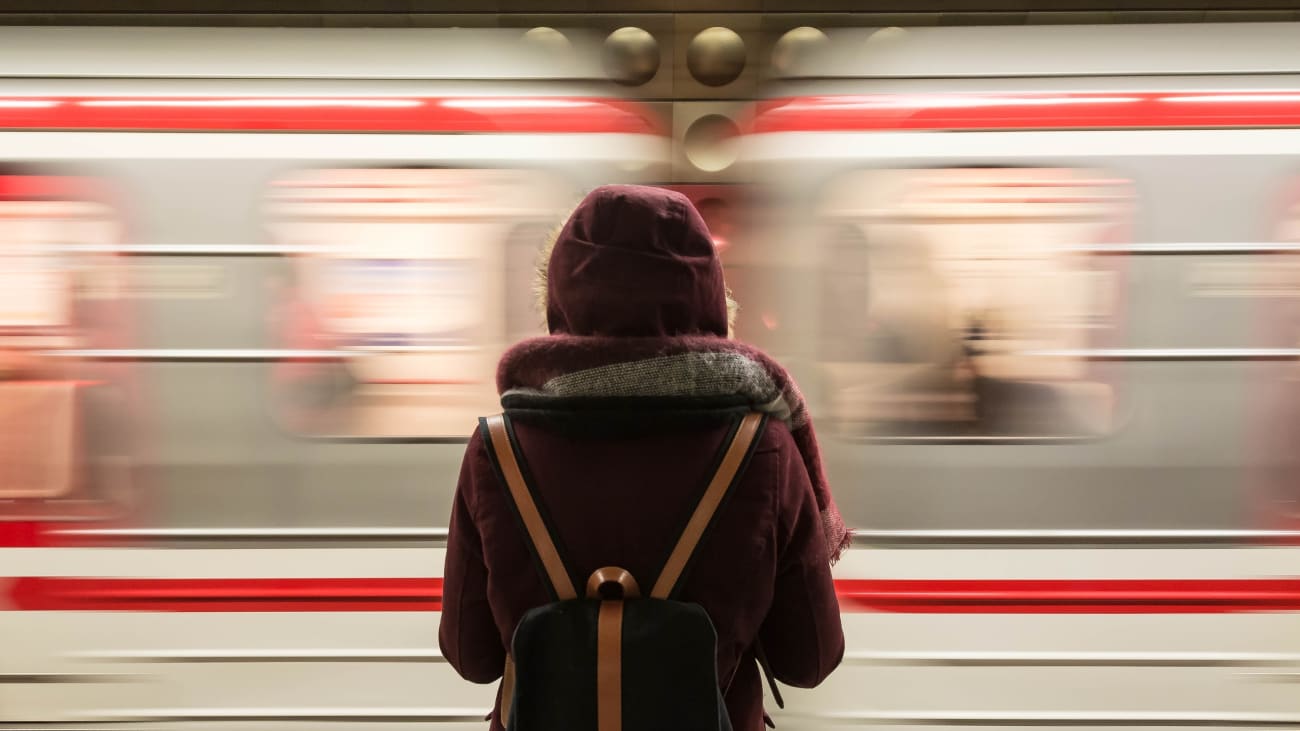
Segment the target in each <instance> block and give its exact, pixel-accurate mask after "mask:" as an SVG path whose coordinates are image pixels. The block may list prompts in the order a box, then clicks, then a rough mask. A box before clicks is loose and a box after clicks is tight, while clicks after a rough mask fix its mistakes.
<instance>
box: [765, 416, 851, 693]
mask: <svg viewBox="0 0 1300 731" xmlns="http://www.w3.org/2000/svg"><path fill="white" fill-rule="evenodd" d="M786 439H787V440H789V442H788V443H789V448H788V449H784V450H782V454H781V469H780V472H781V474H780V475H779V476H778V479H780V480H781V484H780V485H779V488H778V503H777V516H776V539H777V575H776V588H775V592H774V593H773V597H772V606H771V608H770V609H769V610H768V614H767V618H766V619H764V621H763V626H762V627H761V628H760V630H759V640H760V641H761V642H762V644H763V649H764V651H765V652H766V654H767V659H768V662H769V664H770V665H771V669H772V674H773V675H775V676H776V679H777V680H780V681H781V682H782V683H785V684H787V685H792V686H795V687H797V688H811V687H813V686H816V685H817V684H819V683H821V682H822V681H823V680H825V679H826V677H827V676H828V675H830V673H831V671H832V670H834V669H835V668H836V667H837V666H838V665H839V664H840V660H842V659H843V658H844V630H843V628H842V626H841V624H840V608H839V602H838V601H837V600H836V598H835V585H834V583H833V581H832V580H831V568H830V559H829V556H830V554H829V552H828V551H827V548H826V538H825V535H824V534H823V532H822V522H821V514H820V513H819V512H818V510H817V499H816V497H815V496H814V495H813V488H812V483H811V482H810V481H809V479H808V472H807V470H806V469H805V468H804V465H803V461H802V460H800V459H799V458H798V456H797V455H796V454H795V447H794V443H793V440H792V439H790V438H789V437H786Z"/></svg>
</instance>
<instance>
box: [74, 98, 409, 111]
mask: <svg viewBox="0 0 1300 731" xmlns="http://www.w3.org/2000/svg"><path fill="white" fill-rule="evenodd" d="M77 104H79V105H80V106H83V107H237V108H249V107H364V108H388V109H391V108H399V107H418V106H422V105H423V104H424V102H423V101H421V100H419V99H87V100H84V101H80V102H77Z"/></svg>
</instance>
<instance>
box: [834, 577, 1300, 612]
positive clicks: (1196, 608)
mask: <svg viewBox="0 0 1300 731" xmlns="http://www.w3.org/2000/svg"><path fill="white" fill-rule="evenodd" d="M835 589H836V592H837V593H838V594H839V597H840V607H841V608H842V609H843V610H844V611H846V612H850V611H877V612H909V613H944V614H984V613H1026V614H1186V613H1192V614H1206V613H1210V614H1212V613H1219V612H1254V611H1296V610H1300V579H1077V580H1029V579H1012V580H1004V579H992V580H987V579H953V580H943V579H939V580H931V579H924V580H899V579H890V580H875V579H842V580H838V581H836V582H835Z"/></svg>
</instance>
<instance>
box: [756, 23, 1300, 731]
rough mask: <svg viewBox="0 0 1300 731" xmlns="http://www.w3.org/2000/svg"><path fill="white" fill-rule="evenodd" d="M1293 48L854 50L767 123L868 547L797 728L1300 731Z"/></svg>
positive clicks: (885, 33) (852, 43)
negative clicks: (829, 670)
mask: <svg viewBox="0 0 1300 731" xmlns="http://www.w3.org/2000/svg"><path fill="white" fill-rule="evenodd" d="M1294 30H1295V29H1294V28H1291V27H1288V26H1249V27H1246V26H1243V27H1219V26H1186V27H1146V26H1129V27H1107V28H1103V27H1095V28H1093V27H1053V28H1034V29H1028V28H1026V29H1010V28H971V29H908V30H901V29H887V30H881V31H874V32H873V31H861V32H845V33H842V34H840V35H838V36H837V37H835V38H833V39H832V43H831V45H830V47H829V48H828V49H826V52H825V53H824V54H823V55H822V56H821V57H820V58H817V59H810V60H809V61H808V63H807V65H806V66H805V67H804V68H803V69H802V70H800V71H798V72H796V73H795V74H792V77H793V78H790V79H787V80H786V81H784V82H783V83H781V84H780V85H778V86H777V87H776V88H773V89H770V90H769V98H768V99H767V100H766V101H764V102H761V103H760V104H759V107H758V109H757V110H756V114H755V117H754V121H753V124H752V128H751V134H750V135H749V136H748V137H747V139H746V143H745V150H746V152H745V157H744V159H745V160H746V161H747V163H748V164H749V165H750V172H751V173H752V175H753V176H754V179H755V180H757V181H759V182H760V183H761V184H763V185H765V186H767V187H769V188H771V189H772V190H773V193H772V196H773V200H775V201H777V202H779V205H780V206H781V207H783V208H784V209H785V211H786V215H785V216H784V217H783V218H782V220H783V221H784V222H785V223H784V224H782V225H781V226H778V225H775V224H774V225H773V226H770V227H769V229H770V230H774V231H778V233H776V234H775V235H772V236H769V237H768V238H767V239H766V240H765V241H761V242H759V241H756V242H752V243H753V246H754V252H753V253H752V258H753V259H754V261H755V262H757V266H759V267H762V266H763V265H764V264H763V262H773V261H779V262H780V266H781V267H782V268H783V269H784V275H783V276H782V277H781V278H780V279H779V284H778V286H779V287H780V289H781V290H782V292H781V294H780V295H778V298H779V300H780V301H781V302H782V303H783V304H781V305H773V306H774V307H777V309H778V311H781V310H783V312H781V313H780V314H779V315H778V316H776V317H774V318H773V321H775V322H781V323H786V324H785V325H784V326H782V327H779V328H775V329H772V330H770V331H769V332H768V333H767V334H766V338H767V340H768V343H769V347H770V348H771V349H773V350H774V351H777V352H781V353H783V354H784V355H785V356H786V358H787V359H788V360H790V361H792V362H797V363H798V364H799V366H800V373H801V375H802V376H803V381H804V383H805V384H815V385H807V388H809V390H811V391H813V392H814V393H815V394H816V396H815V397H814V406H813V411H814V413H816V414H818V415H819V416H820V417H821V421H820V422H819V426H820V428H821V430H822V433H823V434H824V435H825V436H824V439H826V440H827V442H828V443H829V444H828V446H827V449H826V459H827V461H828V465H829V469H830V472H831V475H832V483H833V484H834V485H835V488H836V491H837V494H838V495H840V496H843V500H844V502H845V503H847V507H846V513H845V514H846V516H847V517H848V519H849V522H850V524H851V525H853V526H854V527H855V528H858V529H859V532H858V541H859V544H860V548H859V550H856V551H854V552H852V553H851V554H850V556H849V557H848V558H847V559H846V560H845V561H844V562H843V563H841V564H840V565H839V566H838V567H837V568H838V572H839V573H838V576H839V579H840V580H841V581H842V582H843V586H842V593H841V596H842V599H843V602H844V607H845V610H846V613H845V621H846V627H847V631H848V637H849V647H850V650H849V655H848V658H847V660H846V665H845V667H843V668H842V669H841V670H840V671H839V672H838V673H837V674H836V675H835V676H833V677H832V679H831V680H830V681H829V682H828V683H827V685H826V686H825V687H824V688H821V689H819V690H817V691H816V692H813V693H808V694H802V695H800V696H798V699H797V701H794V702H792V703H791V704H790V705H791V708H792V710H793V709H794V706H795V704H796V702H797V704H798V709H797V714H796V715H797V716H798V717H799V718H801V719H803V720H801V723H807V724H809V726H808V727H814V726H816V727H822V726H825V727H833V726H836V725H839V724H841V723H843V724H854V723H872V724H877V725H886V726H890V725H896V724H916V723H921V724H928V725H949V724H975V725H981V726H994V727H1003V726H1024V725H1029V726H1047V725H1069V726H1080V727H1089V726H1103V725H1104V726H1122V727H1129V726H1131V727H1137V726H1147V725H1151V724H1161V725H1170V726H1175V727H1181V726H1191V725H1203V726H1212V727H1228V726H1235V725H1254V724H1264V723H1295V722H1297V721H1300V716H1297V712H1300V706H1298V705H1297V703H1296V700H1297V698H1298V697H1300V696H1297V694H1296V693H1295V691H1294V683H1293V681H1294V679H1295V677H1294V673H1295V667H1296V662H1297V660H1300V656H1297V650H1300V644H1297V642H1300V615H1298V614H1297V613H1296V611H1295V610H1296V599H1297V595H1296V594H1295V591H1296V589H1297V588H1300V584H1298V583H1297V582H1296V576H1297V574H1298V573H1300V552H1298V549H1296V548H1295V547H1294V545H1295V541H1296V537H1297V534H1296V533H1295V528H1296V523H1295V519H1296V512H1295V507H1296V502H1295V500H1296V497H1297V493H1296V486H1297V484H1300V472H1297V471H1296V470H1295V453H1296V447H1295V445H1296V443H1297V442H1296V436H1297V434H1298V433H1300V432H1297V429H1300V420H1298V419H1297V414H1298V413H1300V412H1297V411H1296V404H1297V398H1298V392H1297V390H1296V383H1297V381H1296V374H1297V373H1298V371H1297V370H1296V361H1295V358H1296V356H1297V350H1296V345H1297V343H1298V342H1300V340H1298V338H1300V330H1298V329H1297V325H1298V324H1300V321H1298V320H1297V319H1296V313H1297V309H1296V303H1297V300H1296V297H1297V295H1298V294H1300V289H1297V286H1298V285H1300V278H1297V273H1298V272H1300V269H1297V263H1298V262H1300V252H1298V251H1297V249H1296V247H1295V243H1294V238H1293V236H1292V234H1290V233H1287V231H1289V229H1290V224H1289V223H1287V221H1288V220H1289V219H1290V217H1291V215H1292V214H1291V213H1289V212H1288V211H1290V210H1292V206H1293V196H1294V191H1295V184H1296V176H1297V173H1298V172H1300V166H1298V163H1297V153H1298V152H1300V148H1297V147H1296V145H1297V144H1300V136H1298V135H1300V130H1297V129H1296V126H1297V124H1300V114H1298V113H1297V110H1298V109H1300V106H1298V105H1297V100H1300V95H1297V93H1296V88H1297V87H1296V84H1297V81H1298V80H1300V76H1297V75H1296V74H1297V72H1298V71H1300V56H1298V55H1296V53H1295V47H1294V45H1293V44H1292V43H1290V36H1289V34H1290V33H1292V32H1294ZM1212 39H1213V40H1212ZM1211 48H1213V49H1214V51H1213V52H1210V49H1211ZM773 207H775V206H773ZM1288 544H1290V545H1288ZM854 607H858V608H867V609H869V610H871V611H866V612H859V611H854V610H853V608H854ZM1283 679H1286V682H1279V681H1280V680H1283ZM1288 682H1290V683H1291V684H1290V685H1288V684H1287V683H1288Z"/></svg>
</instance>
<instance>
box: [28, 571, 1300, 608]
mask: <svg viewBox="0 0 1300 731" xmlns="http://www.w3.org/2000/svg"><path fill="white" fill-rule="evenodd" d="M835 588H836V593H837V594H838V595H839V599H840V607H841V609H842V610H843V611H844V612H903V613H940V614H985V613H1029V614H1081V613H1082V614H1109V613H1125V614H1182V613H1199V614H1212V613H1223V612H1248V611H1297V610H1300V579H1204V580H1201V579H1197V580H1176V579H1175V580H1165V579H1152V580H1147V579H1086V580H1019V579H1006V580H1002V579H997V580H928V579H923V580H894V579H888V580H886V579H841V580H838V581H836V582H835ZM10 594H11V602H10V603H11V604H12V605H13V606H14V607H16V608H18V609H25V610H47V611H48V610H55V611H78V610H98V611H103V610H129V611H155V612H157V611H162V612H321V611H329V612H363V611H382V612H390V611H425V612H434V611H439V610H440V609H441V608H442V580H441V579H436V578H415V579H400V578H399V579H393V578H372V579H117V578H94V579H86V578H64V577H26V578H20V579H16V580H15V581H14V583H13V585H12V589H11V591H10Z"/></svg>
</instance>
